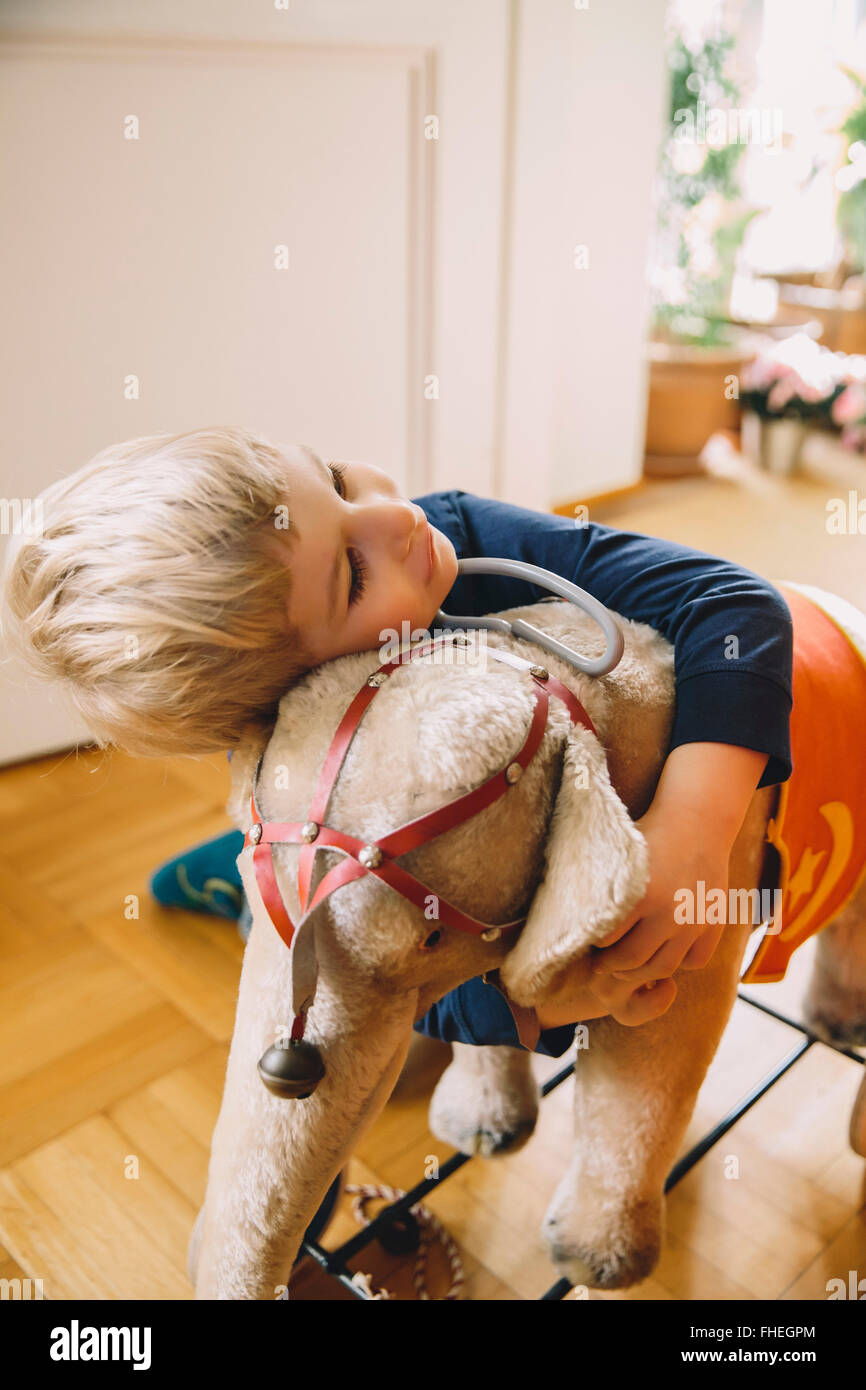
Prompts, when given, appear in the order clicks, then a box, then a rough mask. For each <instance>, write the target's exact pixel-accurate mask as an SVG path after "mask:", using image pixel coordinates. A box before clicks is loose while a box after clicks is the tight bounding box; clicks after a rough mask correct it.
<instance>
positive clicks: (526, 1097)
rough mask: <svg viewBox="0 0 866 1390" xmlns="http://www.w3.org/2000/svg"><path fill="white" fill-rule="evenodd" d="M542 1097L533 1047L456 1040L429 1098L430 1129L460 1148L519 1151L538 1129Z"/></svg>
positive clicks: (489, 1152) (490, 1153)
mask: <svg viewBox="0 0 866 1390" xmlns="http://www.w3.org/2000/svg"><path fill="white" fill-rule="evenodd" d="M538 1098H539V1087H538V1083H537V1081H536V1080H535V1077H534V1076H533V1074H532V1068H531V1066H530V1054H529V1053H528V1052H525V1051H523V1050H522V1049H520V1048H516V1047H472V1046H469V1045H467V1044H464V1043H454V1060H453V1061H452V1062H451V1064H450V1066H449V1067H447V1068H446V1070H445V1071H444V1072H443V1074H442V1076H441V1077H440V1078H439V1082H438V1084H437V1086H436V1089H435V1090H434V1092H433V1096H432V1098H431V1101H430V1114H429V1124H430V1129H431V1131H432V1133H433V1134H435V1135H436V1138H437V1139H441V1140H442V1141H443V1142H444V1143H446V1144H453V1146H454V1148H456V1149H459V1150H460V1151H461V1153H467V1154H480V1155H482V1156H483V1157H484V1158H492V1157H494V1156H499V1155H501V1154H509V1153H515V1152H516V1151H517V1150H518V1149H521V1148H523V1145H524V1144H525V1143H526V1142H527V1140H528V1139H529V1137H530V1135H531V1134H532V1132H533V1130H534V1129H535V1122H536V1120H537V1119H538Z"/></svg>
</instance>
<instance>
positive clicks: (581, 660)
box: [436, 555, 624, 676]
mask: <svg viewBox="0 0 866 1390" xmlns="http://www.w3.org/2000/svg"><path fill="white" fill-rule="evenodd" d="M457 569H458V571H459V572H460V573H461V574H505V575H510V576H511V577H512V578H514V579H525V580H528V581H529V583H530V584H537V585H538V586H539V587H540V588H542V589H550V590H552V592H553V593H555V594H558V595H559V597H560V598H564V599H567V600H568V601H569V603H573V604H574V605H575V607H577V608H582V609H583V611H584V612H585V613H588V614H589V616H590V617H591V618H593V619H594V620H595V622H597V623H598V625H599V627H600V628H601V630H602V632H603V633H604V636H605V641H606V644H607V645H606V647H605V650H604V653H603V655H602V656H598V657H586V656H581V655H580V653H579V652H575V651H572V649H571V648H570V647H566V646H565V645H564V644H563V643H562V642H557V640H556V638H555V637H549V636H548V634H547V633H546V632H539V630H538V628H537V627H533V625H532V623H526V622H524V621H523V619H522V618H517V619H516V620H515V621H514V622H513V623H510V622H508V620H507V619H505V618H493V617H484V618H454V617H452V616H451V615H450V614H449V613H445V612H444V611H443V610H442V609H441V608H440V609H439V612H438V613H437V615H436V621H437V623H438V624H441V625H443V626H446V627H449V626H450V627H465V628H489V629H491V630H492V631H494V632H503V633H505V634H506V635H507V636H511V637H523V638H525V639H526V640H527V641H529V642H536V643H537V644H538V646H539V647H543V648H544V650H545V651H547V652H551V653H552V655H553V656H558V657H560V658H561V659H562V660H563V661H570V662H571V664H572V666H576V667H577V669H578V670H579V671H583V672H585V674H586V675H588V676H604V675H606V674H607V672H608V671H612V670H613V668H614V666H616V664H617V662H618V661H619V660H620V658H621V657H622V653H623V647H624V643H623V636H622V632H621V631H620V629H619V628H618V627H617V625H616V623H615V622H614V620H613V618H612V617H611V615H610V613H609V612H608V610H607V609H606V608H605V606H604V604H603V603H599V601H598V599H597V598H593V596H592V594H588V593H587V592H586V590H585V589H581V588H580V586H579V585H578V584H572V583H571V582H570V581H569V580H568V579H562V578H561V577H560V576H559V575H558V574H554V573H553V571H552V570H546V569H542V567H541V566H540V565H528V564H526V563H525V562H524V561H523V560H502V559H496V558H491V557H489V556H486V555H485V556H478V557H477V558H476V557H473V558H471V559H467V560H458V561H457Z"/></svg>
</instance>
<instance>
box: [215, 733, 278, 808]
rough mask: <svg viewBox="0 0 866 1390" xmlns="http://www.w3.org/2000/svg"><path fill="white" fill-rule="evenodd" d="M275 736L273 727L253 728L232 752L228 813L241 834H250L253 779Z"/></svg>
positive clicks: (243, 735) (241, 738)
mask: <svg viewBox="0 0 866 1390" xmlns="http://www.w3.org/2000/svg"><path fill="white" fill-rule="evenodd" d="M272 732H273V725H263V724H249V725H247V727H246V728H245V729H244V731H243V733H242V734H241V737H240V740H239V741H238V743H237V745H236V746H235V748H233V749H232V756H231V762H230V764H229V767H230V769H231V790H230V792H229V797H228V801H227V802H226V812H227V814H228V815H229V816H231V819H232V820H233V821H234V823H235V825H236V826H237V828H238V830H243V831H244V832H246V831H247V830H249V828H250V795H251V793H252V789H253V776H254V774H255V770H256V766H257V764H258V761H259V758H260V756H261V754H262V753H263V752H264V750H265V748H267V746H268V743H269V742H270V737H271V734H272Z"/></svg>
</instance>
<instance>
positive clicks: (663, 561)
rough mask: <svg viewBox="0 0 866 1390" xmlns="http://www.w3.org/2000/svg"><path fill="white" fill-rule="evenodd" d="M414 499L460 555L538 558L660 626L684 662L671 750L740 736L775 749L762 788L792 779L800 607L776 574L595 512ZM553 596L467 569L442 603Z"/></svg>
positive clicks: (490, 609) (458, 605) (455, 607)
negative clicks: (602, 519) (607, 520)
mask: <svg viewBox="0 0 866 1390" xmlns="http://www.w3.org/2000/svg"><path fill="white" fill-rule="evenodd" d="M414 500H415V501H416V502H418V504H419V505H420V506H421V507H423V509H424V511H425V512H426V514H427V516H428V517H429V519H430V520H431V521H432V523H433V525H434V526H437V527H439V529H440V530H442V531H444V532H445V533H446V535H447V536H448V537H449V539H450V540H451V541H452V543H453V544H454V546H455V549H456V551H457V555H458V557H460V558H463V557H465V556H470V555H499V556H504V557H506V558H510V559H515V560H525V561H526V562H527V563H529V564H533V565H541V566H542V567H543V568H544V569H549V570H553V572H554V573H555V574H559V575H561V576H562V577H563V578H565V579H570V580H571V581H572V582H573V583H575V584H579V585H581V587H582V588H584V589H587V590H588V591H589V593H591V594H593V595H594V596H595V597H596V598H597V599H599V600H600V601H601V602H602V603H604V604H606V605H607V606H608V607H609V608H612V609H613V610H614V612H617V613H621V614H622V615H623V617H625V618H631V619H634V620H635V621H637V622H644V623H649V624H650V625H651V626H652V627H654V628H656V629H657V630H658V631H659V632H661V633H663V634H664V636H665V637H667V639H668V641H669V642H671V643H672V644H673V647H674V656H675V663H676V711H675V715H674V724H673V728H672V731H671V740H670V748H671V750H673V749H675V748H677V747H679V746H680V745H682V744H689V743H725V744H732V745H734V746H736V747H739V748H749V749H753V750H755V751H756V752H761V753H764V754H765V755H766V759H767V761H766V766H765V767H764V771H763V773H762V775H761V779H760V783H759V786H762V787H763V786H770V785H772V784H773V783H776V782H785V781H787V779H788V778H789V777H790V775H791V745H790V731H789V722H790V713H791V703H792V695H791V668H792V654H793V637H792V625H791V615H790V611H789V609H788V605H787V604H786V603H785V600H784V598H783V597H782V595H781V594H780V593H779V591H778V590H777V589H776V588H775V587H774V586H773V585H772V584H771V583H770V582H769V581H768V580H766V579H763V578H762V577H761V576H760V575H757V574H755V573H753V572H752V571H751V570H748V569H744V568H743V567H742V566H740V565H736V564H734V563H733V562H731V561H729V560H724V559H722V558H720V557H719V556H716V555H710V554H707V553H705V552H703V551H700V550H693V549H692V548H691V547H689V546H684V545H680V544H678V543H677V542H675V541H664V540H658V539H656V538H655V537H652V536H644V535H641V534H640V533H638V532H633V531H620V530H617V529H616V528H614V527H610V526H602V525H600V524H599V523H597V522H588V523H587V524H586V525H584V526H576V525H575V524H574V523H573V522H572V521H571V520H570V519H569V518H568V517H564V516H554V515H553V514H552V513H549V512H536V511H532V510H530V509H529V508H526V507H516V506H513V505H512V504H511V503H508V502H496V501H493V500H492V499H489V498H484V497H476V496H474V495H473V494H472V493H468V492H460V491H453V492H440V493H429V494H427V495H426V496H424V497H418V498H415V499H414ZM545 597H548V590H546V589H541V588H539V587H538V586H537V585H533V584H530V583H528V582H527V581H525V580H521V579H510V578H507V577H505V576H503V575H472V576H471V577H470V576H461V577H460V578H458V580H457V581H456V583H455V584H454V586H453V588H452V589H451V592H450V593H449V595H448V597H447V599H446V601H445V602H444V603H443V605H442V606H443V608H444V609H445V611H446V612H451V613H455V614H461V613H462V614H467V615H471V616H479V615H481V614H483V613H495V612H498V611H501V610H502V609H504V608H513V607H517V606H519V605H521V604H524V603H533V602H536V601H537V600H538V599H540V598H545ZM753 790H754V788H753Z"/></svg>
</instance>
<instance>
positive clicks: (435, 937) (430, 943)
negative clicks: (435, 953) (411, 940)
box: [421, 931, 442, 951]
mask: <svg viewBox="0 0 866 1390" xmlns="http://www.w3.org/2000/svg"><path fill="white" fill-rule="evenodd" d="M441 935H442V933H441V931H431V933H430V935H429V936H428V937H427V940H426V941H425V942H423V943H422V945H421V950H422V951H432V950H433V947H434V946H436V945H437V944H438V942H439V938H440V937H441Z"/></svg>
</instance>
